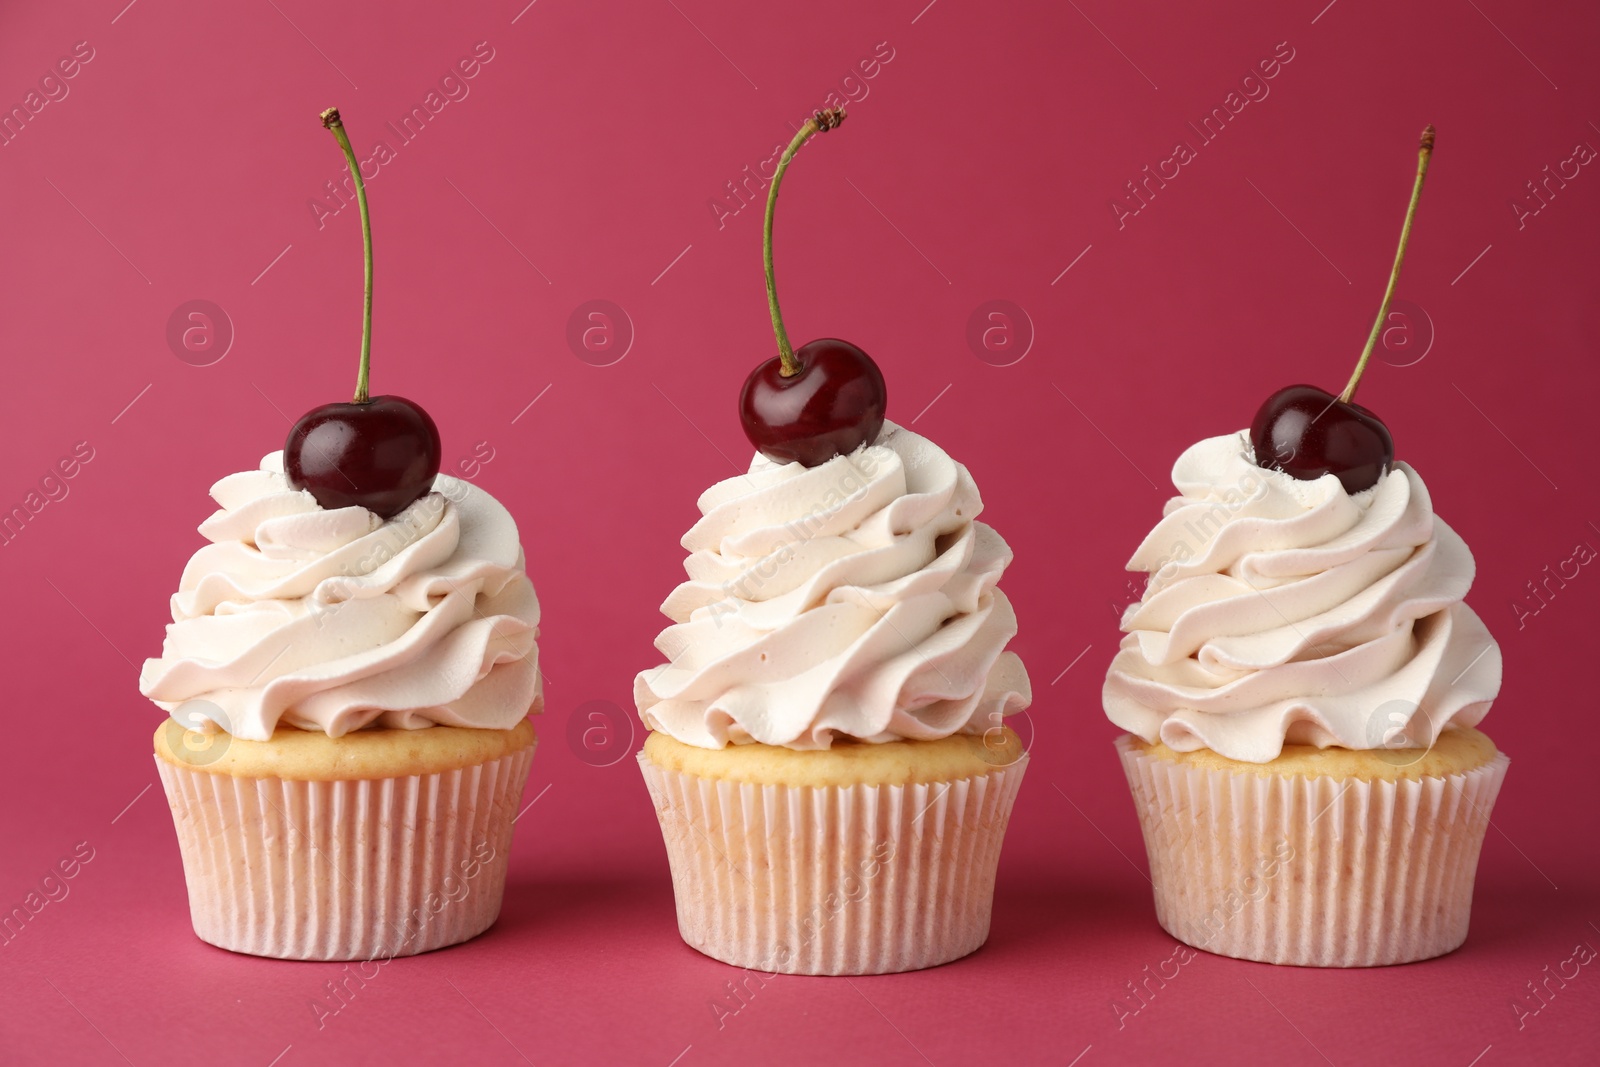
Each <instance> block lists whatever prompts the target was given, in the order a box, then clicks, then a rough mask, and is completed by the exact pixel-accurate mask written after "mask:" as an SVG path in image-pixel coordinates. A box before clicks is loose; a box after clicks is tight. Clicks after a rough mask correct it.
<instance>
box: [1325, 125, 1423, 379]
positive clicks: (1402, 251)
mask: <svg viewBox="0 0 1600 1067" xmlns="http://www.w3.org/2000/svg"><path fill="white" fill-rule="evenodd" d="M1432 157H1433V127H1432V126H1431V125H1430V126H1427V127H1425V128H1424V129H1423V131H1422V145H1421V147H1419V148H1418V149H1417V180H1416V183H1415V184H1414V185H1412V186H1411V204H1410V206H1409V207H1407V208H1406V221H1405V225H1404V226H1402V227H1401V228H1400V247H1399V248H1397V249H1395V252H1394V266H1393V267H1391V268H1390V270H1389V285H1388V287H1387V288H1386V289H1384V291H1383V305H1382V306H1381V307H1379V308H1378V319H1377V321H1376V322H1374V323H1373V324H1372V333H1370V334H1368V335H1367V347H1365V348H1363V349H1362V350H1361V359H1360V361H1359V362H1357V363H1356V369H1355V373H1354V374H1352V375H1350V381H1349V382H1347V383H1346V384H1345V387H1344V392H1342V393H1340V394H1339V399H1340V400H1341V401H1343V402H1344V403H1346V404H1348V403H1350V401H1351V399H1352V398H1353V397H1354V396H1355V395H1356V386H1357V385H1360V384H1361V374H1362V372H1363V371H1365V370H1366V369H1367V360H1368V359H1370V358H1371V357H1372V349H1373V348H1374V347H1375V346H1376V345H1377V343H1378V338H1379V337H1382V336H1383V324H1384V321H1385V320H1386V319H1387V318H1388V317H1389V303H1390V301H1392V300H1393V299H1394V287H1395V284H1396V283H1397V282H1399V281H1400V264H1401V262H1402V261H1404V260H1405V258H1406V245H1407V243H1409V242H1410V240H1411V223H1412V221H1413V220H1414V219H1416V217H1417V202H1418V201H1419V200H1421V199H1422V179H1424V178H1426V177H1427V176H1428V160H1429V159H1431V158H1432Z"/></svg>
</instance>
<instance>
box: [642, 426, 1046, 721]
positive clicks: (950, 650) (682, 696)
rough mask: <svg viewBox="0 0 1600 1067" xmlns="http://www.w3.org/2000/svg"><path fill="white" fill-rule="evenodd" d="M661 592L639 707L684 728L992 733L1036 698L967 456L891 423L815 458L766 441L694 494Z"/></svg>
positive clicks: (1002, 557) (647, 716) (1000, 556)
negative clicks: (679, 564)
mask: <svg viewBox="0 0 1600 1067" xmlns="http://www.w3.org/2000/svg"><path fill="white" fill-rule="evenodd" d="M699 507H700V512H701V514H702V516H703V518H701V519H700V521H699V522H697V523H695V525H694V527H693V528H692V529H690V530H689V532H688V533H687V534H685V535H684V538H683V547H684V548H686V549H688V550H689V553H690V554H689V558H688V560H687V561H686V562H685V564H684V569H685V571H687V572H688V575H689V580H688V581H686V582H684V583H683V584H682V585H679V586H678V587H677V588H676V589H675V590H673V592H672V595H671V596H669V597H667V600H666V603H664V604H663V605H662V606H661V610H662V612H663V613H664V614H665V615H666V616H667V617H668V618H670V619H672V620H673V622H674V623H675V624H676V625H673V626H669V627H668V628H667V629H666V630H664V631H662V633H661V636H660V637H658V638H657V639H656V648H658V649H659V650H660V651H661V652H662V653H663V654H664V655H665V656H666V657H667V659H668V660H669V662H668V663H666V664H663V665H661V666H659V667H656V668H653V669H651V670H647V671H643V672H641V673H640V674H639V676H638V678H637V679H635V681H634V686H633V693H634V700H635V701H636V702H637V704H638V706H639V712H640V715H641V716H642V717H643V719H644V722H645V725H646V726H648V727H650V728H651V729H652V730H662V731H665V732H666V733H668V734H670V735H671V736H673V737H674V738H676V739H678V740H679V741H682V742H684V743H686V744H690V745H697V746H699V747H701V748H722V747H723V746H724V745H727V744H729V743H733V744H744V743H749V742H760V743H762V744H768V745H783V746H786V747H788V748H796V749H820V748H827V747H829V745H830V744H831V743H832V741H833V738H834V737H835V735H843V736H845V737H849V738H855V739H857V740H861V741H869V742H884V741H895V740H901V739H912V740H927V739H933V738H939V737H947V736H949V735H951V734H954V733H979V734H981V733H983V732H985V731H986V730H988V729H992V728H994V727H996V726H998V725H999V724H1000V722H1001V719H1002V718H1003V717H1004V716H1006V715H1010V714H1012V713H1014V712H1018V711H1021V710H1022V709H1023V708H1025V707H1027V706H1028V704H1029V703H1030V701H1031V700H1032V690H1031V688H1030V686H1029V683H1028V674H1027V671H1026V670H1024V669H1023V666H1022V661H1021V660H1020V659H1018V658H1017V656H1016V654H1015V653H1012V652H1007V651H1005V646H1006V643H1007V642H1008V641H1010V640H1011V638H1012V636H1014V635H1015V634H1016V632H1017V621H1016V615H1015V614H1014V613H1013V612H1012V610H1011V604H1010V602H1009V601H1007V600H1006V596H1005V594H1004V593H1002V592H1000V590H999V589H997V588H995V583H996V582H998V581H999V580H1000V575H1001V573H1002V572H1003V571H1004V570H1005V568H1006V565H1007V564H1008V563H1010V562H1011V549H1010V548H1008V547H1007V546H1006V543H1005V542H1004V541H1003V540H1001V538H1000V535H999V534H997V533H995V532H994V531H993V530H992V529H990V528H989V527H988V526H985V525H984V524H983V523H981V522H977V521H975V520H976V519H977V517H978V513H979V512H980V511H982V510H983V502H982V500H980V499H979V497H978V487H977V486H976V485H975V484H974V483H973V481H972V476H971V475H970V474H968V473H967V469H966V468H965V467H963V466H962V465H961V464H959V463H957V462H955V461H954V460H952V459H951V458H950V457H949V456H948V455H946V454H945V453H944V452H943V451H942V450H941V449H940V448H939V447H938V446H937V445H935V444H933V443H932V442H931V441H928V440H927V439H925V438H922V437H919V436H917V435H916V434H914V433H912V432H911V431H909V430H906V429H902V428H900V427H898V426H895V425H894V424H892V423H887V422H886V423H884V427H883V432H882V433H881V434H880V435H879V437H878V440H877V441H876V443H874V444H871V445H865V446H863V447H861V448H859V449H857V450H856V451H855V452H854V453H852V454H851V455H848V456H836V457H834V458H833V459H831V460H829V461H828V462H826V463H823V464H821V465H820V466H816V467H810V468H807V467H804V466H802V465H801V464H799V463H789V464H779V463H774V462H773V461H771V460H769V459H767V458H766V457H765V456H762V455H760V454H757V455H756V457H755V459H754V460H753V461H752V463H751V464H750V472H749V473H748V474H745V475H739V476H736V477H733V478H729V479H728V480H726V481H723V482H719V483H717V484H716V485H714V486H712V487H711V488H710V489H708V490H706V492H705V493H704V494H703V495H702V496H701V497H700V501H699Z"/></svg>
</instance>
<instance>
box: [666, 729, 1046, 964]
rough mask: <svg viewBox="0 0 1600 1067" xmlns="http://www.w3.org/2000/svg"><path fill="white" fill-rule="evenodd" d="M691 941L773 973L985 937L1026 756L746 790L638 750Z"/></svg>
mask: <svg viewBox="0 0 1600 1067" xmlns="http://www.w3.org/2000/svg"><path fill="white" fill-rule="evenodd" d="M639 765H640V767H641V769H642V770H643V771H644V778H645V784H646V785H647V786H648V788H649V790H650V796H651V798H652V799H653V800H654V801H655V807H656V815H657V817H658V818H659V819H660V822H661V831H662V836H663V837H664V838H665V840H666V845H667V858H668V860H669V861H670V864H671V867H672V885H673V891H674V895H675V896H676V898H677V907H678V930H679V932H680V933H681V934H682V935H683V939H684V941H685V942H687V943H688V944H689V945H690V947H692V948H695V949H698V950H699V951H701V952H703V953H705V954H706V955H708V956H711V957H713V958H714V959H718V960H721V961H723V962H724V963H731V964H733V965H734V966H736V967H745V968H748V969H752V970H756V971H760V972H762V973H767V974H777V973H782V974H832V975H840V974H890V973H895V972H899V971H913V970H918V969H921V968H924V967H935V966H938V965H939V964H941V963H948V962H949V961H951V960H954V959H959V958H960V957H962V956H965V955H967V954H968V953H970V952H974V951H976V950H977V949H978V948H979V947H980V946H981V945H982V944H983V943H984V941H985V940H987V938H988V936H989V914H990V908H991V906H992V904H993V901H994V878H995V868H996V866H997V865H998V863H999V860H1000V846H1001V843H1002V841H1003V840H1004V837H1005V830H1006V822H1007V821H1008V820H1009V818H1010V816H1011V808H1012V805H1013V803H1014V802H1015V801H1016V797H1017V790H1018V788H1019V787H1020V786H1021V784H1022V775H1023V772H1024V770H1026V768H1027V756H1026V755H1024V756H1023V758H1022V759H1021V760H1019V761H1018V762H1017V763H1015V764H1012V765H1010V766H1008V767H1004V768H997V769H995V770H993V771H990V772H988V773H986V774H983V775H980V776H977V777H973V778H963V779H959V780H956V781H951V782H939V783H933V784H921V785H905V786H891V785H855V786H832V787H790V786H775V785H766V786H762V785H750V784H744V783H738V782H728V781H722V780H717V779H710V778H701V777H698V776H696V775H691V774H685V773H682V772H679V771H673V770H669V769H667V768H664V767H661V766H659V765H658V764H656V763H654V762H653V761H651V760H650V759H649V758H648V757H646V756H645V754H644V753H642V752H641V753H639Z"/></svg>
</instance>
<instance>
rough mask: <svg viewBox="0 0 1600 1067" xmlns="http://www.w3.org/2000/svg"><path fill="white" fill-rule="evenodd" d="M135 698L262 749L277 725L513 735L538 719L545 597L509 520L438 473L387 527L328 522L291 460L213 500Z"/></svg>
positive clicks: (222, 487)
mask: <svg viewBox="0 0 1600 1067" xmlns="http://www.w3.org/2000/svg"><path fill="white" fill-rule="evenodd" d="M211 496H212V498H213V499H214V500H215V501H216V502H217V503H218V505H220V510H219V511H217V512H216V513H215V514H213V515H212V516H211V517H210V518H209V519H207V520H206V521H205V522H204V523H202V524H201V526H200V533H201V534H203V535H204V536H205V538H206V539H207V540H208V541H210V542H211V543H210V544H208V545H206V546H204V547H202V548H201V549H200V550H199V551H198V552H196V553H195V554H194V556H193V557H192V558H191V559H190V560H189V563H188V566H186V567H185V568H184V571H183V578H182V580H181V581H180V582H179V584H178V592H177V593H176V594H175V595H174V596H173V598H172V619H173V621H172V624H171V625H170V626H168V627H167V636H166V641H165V643H164V644H163V646H162V652H161V656H160V657H159V658H157V659H148V660H146V661H145V664H144V669H143V670H142V671H141V672H140V675H139V690H140V692H142V693H144V695H145V696H147V697H149V698H150V699H152V700H153V701H155V702H156V703H157V704H159V705H160V706H161V707H163V708H165V709H166V710H167V711H169V712H172V713H173V716H174V718H176V719H178V720H179V721H180V722H183V724H184V725H185V726H190V727H197V728H198V727H200V726H202V725H205V724H204V723H202V722H201V721H200V720H207V721H209V724H210V725H206V727H205V728H207V729H209V728H211V726H215V727H216V728H219V729H222V730H225V731H227V732H228V733H230V734H232V735H233V736H235V737H240V738H245V739H248V740H252V741H265V740H267V739H269V738H270V737H271V736H272V731H273V729H274V728H275V727H276V726H278V725H279V723H282V724H284V725H286V726H293V727H298V728H299V729H302V730H321V731H324V732H326V733H327V734H328V735H329V736H330V737H339V736H341V735H343V734H346V733H349V732H350V731H351V730H359V729H361V728H363V727H367V726H382V727H394V728H400V729H407V730H413V729H420V728H422V727H427V726H433V725H442V726H471V727H479V728H484V729H510V728H511V727H513V726H515V725H516V724H517V723H518V722H519V721H521V720H522V718H523V717H524V716H526V715H527V714H528V713H529V712H530V711H537V710H539V708H538V705H539V704H540V702H541V685H540V677H539V669H538V649H537V647H536V646H535V643H534V641H535V638H537V637H538V635H539V629H538V626H539V600H538V598H537V597H536V596H535V595H534V591H533V584H532V583H531V582H529V581H528V576H527V574H526V572H525V571H524V566H523V555H522V545H521V543H520V541H519V540H518V538H517V525H516V523H515V522H514V521H513V520H512V518H511V516H510V514H509V513H508V512H507V511H506V509H505V508H503V507H502V506H501V505H500V504H499V502H498V501H496V500H495V499H494V498H493V497H491V496H490V495H489V494H488V493H485V492H483V491H482V490H481V489H478V488H477V487H475V486H473V485H472V484H470V483H468V482H463V481H460V480H458V479H455V478H451V477H448V476H445V475H440V476H439V477H438V478H437V479H436V480H435V482H434V485H433V492H431V493H429V494H427V495H426V496H423V497H422V498H420V499H419V500H417V501H415V502H414V503H412V504H411V506H410V507H408V508H406V509H405V510H404V511H402V512H400V513H399V514H398V515H396V516H394V517H393V518H392V519H389V520H388V521H384V520H383V519H381V518H379V517H378V516H377V515H375V514H373V513H372V512H370V511H368V510H367V509H365V508H361V507H348V508H335V509H323V508H322V507H320V506H319V505H318V504H317V502H316V500H315V499H314V498H313V497H312V496H311V494H310V493H308V492H305V491H304V490H298V489H293V488H291V487H290V486H289V482H288V479H287V478H286V477H285V476H284V473H283V453H282V452H274V453H272V454H271V455H269V456H267V457H266V458H265V459H263V460H262V461H261V469H260V470H256V471H247V472H244V473H241V474H231V475H229V476H228V477H226V478H224V479H222V480H221V481H220V482H218V483H217V484H216V485H214V486H212V488H211Z"/></svg>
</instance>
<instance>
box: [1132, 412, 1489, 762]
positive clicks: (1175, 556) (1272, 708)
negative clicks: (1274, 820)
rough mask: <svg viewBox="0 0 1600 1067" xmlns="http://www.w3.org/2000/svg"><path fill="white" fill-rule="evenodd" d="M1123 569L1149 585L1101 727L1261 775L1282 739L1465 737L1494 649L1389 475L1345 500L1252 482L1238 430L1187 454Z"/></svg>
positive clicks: (1422, 497)
mask: <svg viewBox="0 0 1600 1067" xmlns="http://www.w3.org/2000/svg"><path fill="white" fill-rule="evenodd" d="M1172 480H1173V483H1174V484H1175V485H1176V486H1177V487H1178V491H1179V494H1180V495H1179V496H1177V497H1175V498H1173V499H1172V500H1170V501H1168V503H1167V505H1166V509H1165V512H1164V515H1163V518H1162V519H1161V521H1160V522H1159V523H1157V524H1156V527H1155V529H1154V530H1152V531H1151V532H1150V534H1149V536H1147V537H1146V538H1145V540H1144V543H1143V544H1141V545H1140V546H1139V549H1138V551H1136V552H1135V553H1134V555H1133V559H1132V560H1131V561H1129V563H1128V569H1129V570H1133V571H1144V572H1147V573H1148V574H1149V576H1150V579H1149V584H1148V586H1147V587H1146V589H1145V593H1144V597H1143V599H1142V600H1141V601H1140V602H1139V603H1137V604H1134V605H1132V606H1131V607H1130V608H1129V609H1128V611H1127V612H1126V614H1124V616H1123V619H1122V629H1123V630H1124V631H1125V632H1126V633H1127V635H1128V636H1126V637H1124V638H1123V639H1122V646H1121V649H1120V651H1118V653H1117V655H1116V657H1115V659H1113V661H1112V663H1111V668H1110V670H1109V672H1108V673H1107V675H1106V682H1105V688H1104V692H1103V696H1104V702H1105V710H1106V715H1107V717H1108V718H1110V719H1111V721H1112V722H1114V723H1115V724H1117V725H1118V726H1120V727H1122V728H1123V729H1125V730H1128V731H1129V732H1131V733H1134V734H1137V735H1139V736H1140V737H1142V738H1144V739H1145V740H1146V741H1149V742H1154V741H1156V740H1158V739H1159V740H1160V741H1162V742H1164V743H1165V744H1166V745H1168V746H1169V747H1171V748H1173V749H1176V750H1178V751H1193V750H1195V749H1199V748H1208V749H1211V750H1212V751H1214V752H1217V753H1219V754H1221V755H1223V756H1227V757H1229V758H1230V759H1236V760H1242V761H1247V762H1251V763H1265V762H1267V761H1269V760H1272V759H1274V758H1276V757H1277V756H1278V754H1279V752H1280V751H1281V750H1282V747H1283V745H1284V744H1286V743H1290V744H1310V745H1316V746H1318V747H1324V748H1326V747H1329V746H1335V745H1336V746H1339V747H1342V748H1350V749H1393V748H1416V747H1428V746H1431V745H1432V744H1433V742H1434V741H1435V740H1436V739H1437V737H1438V735H1439V732H1440V731H1441V730H1443V729H1444V728H1445V727H1446V726H1448V725H1450V724H1452V723H1454V724H1456V725H1460V726H1474V725H1476V724H1477V723H1478V722H1479V721H1480V720H1481V719H1482V718H1483V717H1484V715H1485V714H1486V713H1487V712H1488V710H1489V705H1490V703H1491V701H1493V699H1494V697H1495V695H1496V694H1497V693H1498V692H1499V690H1500V666H1501V664H1500V649H1499V646H1498V645H1497V644H1496V643H1495V641H1494V638H1492V637H1491V636H1490V635H1489V632H1488V630H1487V629H1486V628H1485V627H1484V625H1483V622H1482V621H1481V620H1480V619H1479V618H1478V616H1477V615H1476V614H1475V613H1474V612H1473V611H1472V609H1471V608H1469V607H1467V606H1466V605H1465V604H1464V603H1462V598H1463V597H1464V596H1466V593H1467V589H1468V587H1470V586H1471V584H1472V578H1473V574H1474V565H1473V561H1472V553H1471V552H1470V551H1468V549H1467V546H1466V543H1465V542H1463V541H1462V540H1461V538H1460V537H1459V536H1457V535H1456V533H1455V531H1454V530H1452V529H1450V527H1449V526H1447V525H1445V523H1444V522H1443V521H1442V520H1440V519H1438V518H1437V517H1435V515H1434V514H1433V507H1432V502H1431V501H1430V499H1429V497H1428V490H1427V487H1426V486H1424V485H1423V483H1422V479H1421V478H1419V477H1418V476H1417V474H1416V472H1415V471H1413V470H1412V469H1411V468H1410V467H1409V466H1407V465H1406V464H1404V463H1397V464H1395V465H1394V466H1393V468H1392V469H1391V470H1390V471H1389V472H1388V473H1387V474H1385V475H1384V477H1383V478H1382V479H1381V480H1380V481H1379V482H1378V484H1377V485H1375V486H1373V487H1372V488H1371V489H1368V490H1365V491H1363V492H1361V493H1357V494H1354V495H1351V494H1349V493H1346V492H1345V490H1344V488H1343V487H1342V486H1341V485H1340V484H1339V479H1338V478H1337V477H1335V476H1333V475H1324V476H1323V477H1322V478H1320V479H1317V480H1316V481H1299V480H1297V479H1295V478H1292V477H1290V476H1289V475H1287V474H1283V473H1281V472H1279V471H1272V470H1264V469H1262V468H1261V467H1259V466H1257V465H1256V464H1255V462H1254V460H1253V459H1252V458H1251V455H1250V442H1249V435H1248V434H1246V433H1239V434H1229V435H1226V436H1223V437H1214V438H1210V439H1208V440H1205V441H1201V442H1200V443H1199V444H1196V445H1194V446H1193V447H1191V448H1190V449H1189V450H1188V451H1186V452H1184V454H1183V455H1182V456H1180V457H1179V458H1178V462H1177V463H1176V464H1175V465H1174V467H1173V470H1172Z"/></svg>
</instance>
